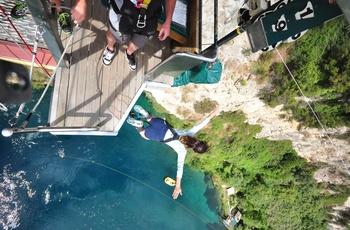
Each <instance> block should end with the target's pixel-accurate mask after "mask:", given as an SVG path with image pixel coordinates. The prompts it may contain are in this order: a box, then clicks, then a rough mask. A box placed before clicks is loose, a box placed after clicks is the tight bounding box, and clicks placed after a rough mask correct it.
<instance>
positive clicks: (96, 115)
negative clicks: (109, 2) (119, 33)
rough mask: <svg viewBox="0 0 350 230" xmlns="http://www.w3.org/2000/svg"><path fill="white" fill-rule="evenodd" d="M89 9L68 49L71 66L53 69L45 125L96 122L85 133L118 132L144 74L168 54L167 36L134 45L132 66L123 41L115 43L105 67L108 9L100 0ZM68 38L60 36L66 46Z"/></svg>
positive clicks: (111, 133)
mask: <svg viewBox="0 0 350 230" xmlns="http://www.w3.org/2000/svg"><path fill="white" fill-rule="evenodd" d="M66 4H67V5H70V3H68V2H66ZM87 12H88V15H87V18H86V20H85V21H84V22H83V24H82V25H81V28H80V29H78V30H77V31H76V33H75V34H74V35H73V42H72V44H71V46H70V47H69V49H68V51H67V54H68V55H69V56H70V67H69V68H60V69H59V71H58V72H57V75H56V78H55V85H54V91H53V95H52V99H51V106H50V115H49V124H50V126H51V127H96V126H98V127H99V128H100V131H98V132H94V133H85V134H91V135H117V133H118V130H119V128H120V127H121V125H122V123H123V122H124V120H125V118H126V116H127V114H128V113H129V111H130V109H131V108H132V106H133V104H132V103H134V102H135V100H136V99H137V98H135V96H136V97H138V96H139V94H140V88H141V86H142V84H143V83H144V75H145V73H146V72H147V71H149V70H150V69H152V68H153V67H154V66H155V65H157V64H158V63H160V62H161V61H162V60H164V59H166V58H167V57H169V56H170V55H171V50H170V40H168V39H167V40H166V41H164V42H160V41H159V40H158V39H157V38H156V36H155V38H154V39H153V40H152V41H150V42H149V43H148V45H146V47H144V48H143V49H140V50H138V51H137V52H136V54H135V57H136V61H137V70H136V71H130V69H129V66H128V64H127V61H126V58H125V56H124V50H125V48H126V46H117V50H118V55H117V56H116V57H115V59H114V60H113V63H112V64H111V66H109V67H104V66H103V65H102V61H101V57H102V52H103V50H104V48H105V46H106V36H105V32H106V30H107V16H108V10H107V8H106V7H104V6H103V5H102V4H101V1H100V0H93V1H92V4H89V6H88V10H87ZM68 39H69V37H68V36H65V35H62V41H63V46H64V47H66V45H67V41H68ZM133 100H134V101H133ZM67 134H68V133H67ZM74 134H76V133H74Z"/></svg>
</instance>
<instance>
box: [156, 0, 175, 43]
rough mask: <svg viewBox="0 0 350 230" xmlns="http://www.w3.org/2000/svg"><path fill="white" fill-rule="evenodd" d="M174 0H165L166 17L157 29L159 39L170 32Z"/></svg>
mask: <svg viewBox="0 0 350 230" xmlns="http://www.w3.org/2000/svg"><path fill="white" fill-rule="evenodd" d="M175 4H176V0H166V5H165V6H166V12H165V13H166V18H165V22H164V24H163V25H162V28H161V29H160V31H159V35H158V38H159V40H160V41H164V40H165V39H166V38H167V37H168V36H169V34H170V26H171V22H172V20H173V14H174V9H175Z"/></svg>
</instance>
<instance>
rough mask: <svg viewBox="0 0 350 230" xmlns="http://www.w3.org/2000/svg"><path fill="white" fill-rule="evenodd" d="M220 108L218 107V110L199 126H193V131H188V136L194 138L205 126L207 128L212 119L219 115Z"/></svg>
mask: <svg viewBox="0 0 350 230" xmlns="http://www.w3.org/2000/svg"><path fill="white" fill-rule="evenodd" d="M219 110H220V106H216V108H215V109H214V110H213V111H212V112H211V113H210V114H209V115H208V116H207V117H206V118H205V119H204V120H203V121H202V122H201V123H199V124H197V125H195V126H193V127H192V128H191V129H189V130H188V131H187V134H186V135H189V136H194V134H196V133H197V132H198V131H199V130H201V129H202V128H203V127H204V126H206V125H207V124H208V123H209V121H210V119H212V118H213V117H214V116H215V115H217V114H218V113H219Z"/></svg>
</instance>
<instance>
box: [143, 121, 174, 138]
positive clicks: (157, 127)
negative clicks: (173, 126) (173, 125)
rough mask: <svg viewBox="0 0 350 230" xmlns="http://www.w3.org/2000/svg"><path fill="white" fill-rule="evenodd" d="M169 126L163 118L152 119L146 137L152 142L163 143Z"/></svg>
mask: <svg viewBox="0 0 350 230" xmlns="http://www.w3.org/2000/svg"><path fill="white" fill-rule="evenodd" d="M168 129H169V128H168V126H167V124H166V123H165V121H164V120H163V119H161V118H152V120H151V123H150V126H148V127H147V128H146V129H145V135H146V137H147V138H148V139H150V140H152V141H163V140H164V137H165V134H166V132H167V131H168Z"/></svg>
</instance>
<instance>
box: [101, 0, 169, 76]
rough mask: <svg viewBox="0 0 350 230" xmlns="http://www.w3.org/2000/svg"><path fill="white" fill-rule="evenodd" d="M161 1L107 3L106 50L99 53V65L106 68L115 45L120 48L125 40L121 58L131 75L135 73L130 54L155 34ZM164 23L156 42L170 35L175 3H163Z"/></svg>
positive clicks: (113, 52) (113, 0) (124, 0)
mask: <svg viewBox="0 0 350 230" xmlns="http://www.w3.org/2000/svg"><path fill="white" fill-rule="evenodd" d="M163 1H164V0H110V4H111V7H110V10H109V20H108V21H109V28H108V30H107V32H106V37H107V46H106V48H105V50H104V51H103V56H102V63H103V65H104V66H106V67H107V66H109V65H110V64H111V63H112V61H113V58H114V56H115V54H116V50H117V49H116V47H115V43H116V42H117V43H119V44H121V45H123V44H125V43H126V42H127V41H128V40H129V43H128V45H127V48H126V50H125V57H126V59H127V61H128V64H129V67H130V69H131V70H132V71H134V70H136V60H135V56H134V52H135V51H136V50H138V49H139V48H142V47H144V46H145V44H146V42H147V41H148V40H151V39H152V38H153V35H154V33H155V32H156V30H157V25H158V17H159V15H160V14H161V12H162V5H161V3H162V2H163ZM165 2H166V5H165V6H166V20H165V22H164V24H163V25H162V28H161V30H160V31H159V35H158V38H159V40H160V41H163V40H165V39H166V38H167V37H168V36H169V33H170V25H171V21H172V17H173V13H174V9H175V4H176V0H165Z"/></svg>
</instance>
